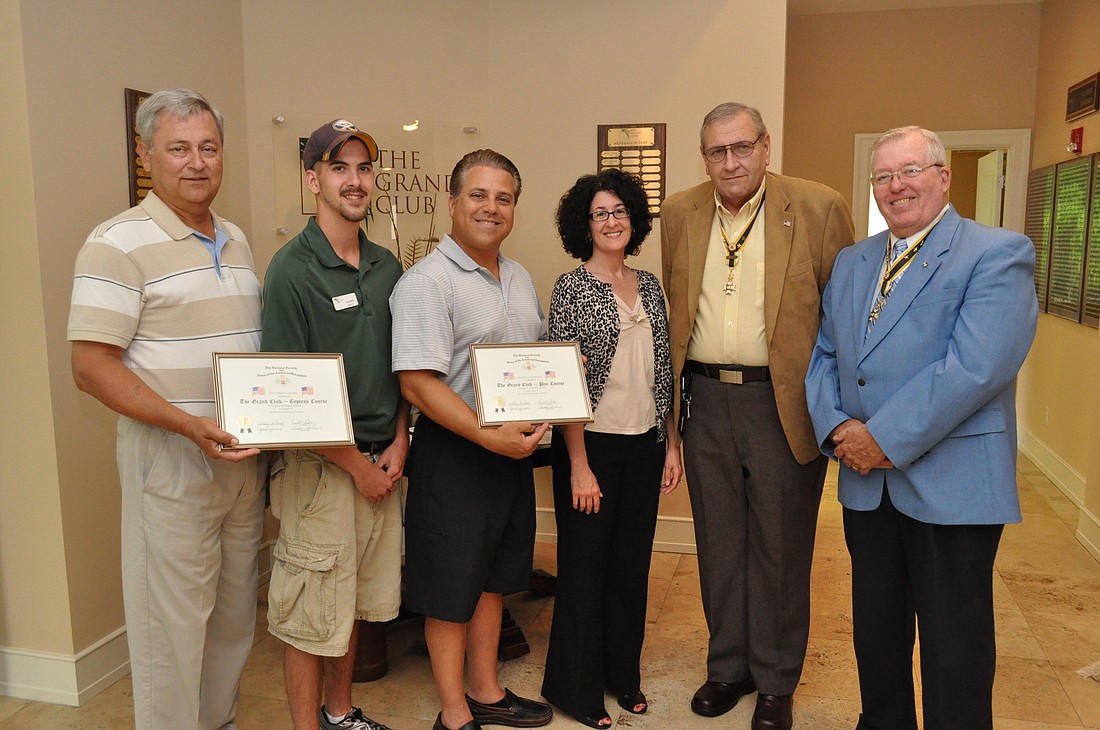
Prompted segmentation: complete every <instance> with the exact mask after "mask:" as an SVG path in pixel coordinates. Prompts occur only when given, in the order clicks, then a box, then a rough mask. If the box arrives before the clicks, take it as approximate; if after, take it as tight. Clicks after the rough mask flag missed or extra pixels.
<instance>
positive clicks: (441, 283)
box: [390, 150, 552, 730]
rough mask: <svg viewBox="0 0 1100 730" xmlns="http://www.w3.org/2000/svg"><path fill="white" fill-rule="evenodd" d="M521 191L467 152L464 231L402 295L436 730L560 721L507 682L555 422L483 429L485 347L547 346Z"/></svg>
mask: <svg viewBox="0 0 1100 730" xmlns="http://www.w3.org/2000/svg"><path fill="white" fill-rule="evenodd" d="M520 185H521V181H520V177H519V171H518V170H517V169H516V167H515V165H514V164H512V162H511V161H510V160H508V158H506V157H504V156H503V155H500V154H499V153H497V152H493V151H492V150H478V151H476V152H471V153H469V154H467V155H466V156H465V157H463V158H462V159H461V160H460V161H459V163H458V164H457V165H456V166H455V169H454V171H453V172H452V173H451V189H450V193H451V194H450V198H449V199H448V207H449V209H450V213H451V221H452V224H451V233H450V235H448V236H445V237H444V239H443V241H442V242H441V243H440V244H439V246H438V247H437V248H436V250H435V251H433V252H432V253H431V255H429V256H428V257H427V258H425V259H424V260H423V261H421V262H420V263H419V264H417V265H416V266H414V267H413V268H411V269H410V270H409V271H408V272H406V273H405V275H404V276H403V277H402V278H401V280H400V281H399V282H398V284H397V287H396V288H395V289H394V292H393V296H392V297H391V298H390V308H391V310H392V312H393V370H394V372H396V373H397V374H398V378H399V379H400V382H401V392H402V395H404V396H405V397H406V398H407V399H408V400H409V401H410V402H411V403H412V404H413V405H414V406H416V408H417V409H418V410H419V411H420V418H419V419H418V420H417V423H416V433H415V436H414V438H413V443H412V448H411V450H410V453H409V463H408V468H407V475H408V477H409V498H408V504H407V507H406V513H405V527H406V536H407V540H406V554H405V565H406V592H405V605H406V606H407V607H408V608H410V609H412V610H414V611H417V612H418V613H422V614H424V616H425V620H424V637H425V639H426V641H427V643H428V651H429V652H430V654H431V659H432V673H433V674H434V676H435V682H436V689H437V690H438V692H439V697H440V702H441V704H442V710H441V712H440V713H439V715H438V717H436V721H435V726H434V730H476V729H477V728H480V727H481V724H480V723H486V724H494V725H507V726H511V727H538V726H540V725H546V724H548V723H549V722H550V720H551V718H552V712H551V710H550V706H549V705H547V704H545V703H542V702H536V701H533V700H528V699H524V698H522V697H518V696H516V695H515V694H513V693H512V692H511V691H509V690H505V689H503V688H501V686H500V684H499V682H498V679H497V644H498V642H499V638H500V618H501V608H502V601H501V597H502V595H503V594H504V593H510V592H513V591H517V590H522V589H523V588H525V587H526V585H527V581H528V579H529V576H530V569H531V556H532V551H533V549H534V536H535V513H534V482H533V479H532V474H531V462H530V459H529V458H528V457H530V455H531V453H532V452H533V451H534V450H535V447H536V446H537V445H538V442H539V439H541V438H542V436H543V434H545V433H546V429H547V425H546V424H540V425H538V426H537V427H536V426H535V425H534V424H530V423H512V424H507V425H505V426H502V427H500V428H480V427H479V424H478V418H477V414H476V413H475V411H474V392H473V381H472V378H471V376H470V361H469V350H468V348H469V345H470V344H471V343H473V342H531V341H536V340H541V339H545V335H546V329H545V325H544V321H543V316H542V309H541V307H540V306H539V302H538V298H537V296H536V295H535V289H534V286H533V284H532V283H531V277H530V276H529V275H528V274H527V272H526V271H525V270H524V269H523V267H522V266H520V265H519V264H517V263H516V262H515V261H512V260H511V259H509V258H506V257H505V256H504V255H502V254H501V253H500V246H501V244H502V243H503V241H504V239H505V238H506V237H507V236H508V234H509V232H511V230H512V222H513V214H514V210H515V204H516V200H517V199H518V198H519V193H520ZM464 664H465V666H466V667H468V669H469V678H470V679H469V681H470V689H469V694H466V693H465V685H464V683H463V668H464Z"/></svg>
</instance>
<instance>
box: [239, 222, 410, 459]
mask: <svg viewBox="0 0 1100 730" xmlns="http://www.w3.org/2000/svg"><path fill="white" fill-rule="evenodd" d="M400 277H401V264H399V263H398V262H397V259H396V258H395V257H394V255H393V254H392V253H390V252H389V250H387V249H385V248H383V247H382V246H379V245H377V244H375V243H372V242H371V241H369V240H367V236H366V234H365V233H364V232H363V231H362V230H360V231H359V269H358V270H356V269H354V268H352V267H351V266H349V265H348V263H347V262H346V261H344V260H343V259H341V258H340V257H339V256H337V255H336V252H335V251H333V250H332V245H331V244H329V242H328V239H327V238H326V237H325V234H324V232H323V231H322V230H321V227H320V226H318V225H317V219H316V218H310V219H309V223H308V224H306V227H305V230H303V231H302V232H301V233H299V234H298V235H297V236H295V237H294V238H293V239H292V240H291V241H289V242H288V243H287V244H286V245H285V246H283V247H282V248H281V249H280V250H279V252H278V253H276V254H275V257H274V258H273V259H272V260H271V265H270V266H269V267H268V269H267V275H266V276H265V277H264V300H263V302H264V307H263V327H264V330H263V338H262V340H261V344H260V349H261V350H263V351H265V352H339V353H343V355H344V373H345V376H346V377H347V383H348V400H349V401H350V406H351V420H352V423H353V425H354V431H355V440H356V442H357V443H358V445H359V447H360V449H365V448H366V445H367V444H369V443H371V442H377V441H388V440H389V439H392V438H393V433H394V423H395V420H396V417H397V403H398V400H399V398H400V389H399V387H398V384H397V376H396V375H394V374H393V372H392V371H391V369H390V348H391V338H390V330H391V327H390V321H391V320H390V306H389V297H390V292H391V291H393V286H394V284H396V283H397V280H398V279H399V278H400Z"/></svg>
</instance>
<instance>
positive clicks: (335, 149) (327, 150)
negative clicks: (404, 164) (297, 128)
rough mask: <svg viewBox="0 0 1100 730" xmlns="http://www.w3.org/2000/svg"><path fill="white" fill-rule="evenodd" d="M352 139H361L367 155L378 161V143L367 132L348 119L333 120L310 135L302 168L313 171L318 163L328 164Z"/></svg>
mask: <svg viewBox="0 0 1100 730" xmlns="http://www.w3.org/2000/svg"><path fill="white" fill-rule="evenodd" d="M352 137H355V138H356V139H359V140H361V141H362V142H363V144H365V145H366V146H367V154H368V155H370V158H371V160H372V161H373V160H377V159H378V143H377V142H375V141H374V137H371V136H370V135H369V134H367V133H366V132H362V131H360V130H359V127H357V126H355V125H354V124H352V123H351V122H349V121H348V120H347V119H333V120H332V121H331V122H329V123H328V124H322V125H321V126H320V127H318V128H317V129H315V130H313V134H311V135H309V140H308V141H307V142H306V147H305V149H304V150H302V167H303V168H304V169H306V170H312V169H313V166H314V165H316V164H317V163H318V162H327V161H328V160H329V158H330V157H332V155H335V154H337V153H339V152H340V148H341V147H343V146H344V143H345V142H347V141H348V140H349V139H351V138H352Z"/></svg>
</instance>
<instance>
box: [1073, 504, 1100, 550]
mask: <svg viewBox="0 0 1100 730" xmlns="http://www.w3.org/2000/svg"><path fill="white" fill-rule="evenodd" d="M1077 542H1079V543H1081V544H1082V545H1084V546H1085V549H1086V550H1088V551H1089V552H1090V553H1092V557H1094V558H1096V559H1097V560H1098V561H1100V515H1095V514H1093V513H1092V512H1090V511H1089V510H1087V509H1085V508H1084V507H1082V508H1081V518H1080V520H1078V522H1077Z"/></svg>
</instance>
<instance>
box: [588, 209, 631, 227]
mask: <svg viewBox="0 0 1100 730" xmlns="http://www.w3.org/2000/svg"><path fill="white" fill-rule="evenodd" d="M588 217H589V219H590V220H594V221H596V222H597V223H601V222H603V221H605V220H607V219H608V218H618V219H619V220H622V219H623V218H629V217H630V211H629V210H627V209H626V208H624V207H623V206H621V205H620V206H619V207H618V208H616V209H615V210H594V211H592V212H591V213H589V214H588Z"/></svg>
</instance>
